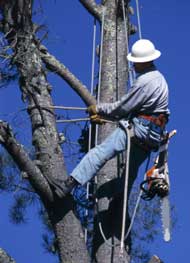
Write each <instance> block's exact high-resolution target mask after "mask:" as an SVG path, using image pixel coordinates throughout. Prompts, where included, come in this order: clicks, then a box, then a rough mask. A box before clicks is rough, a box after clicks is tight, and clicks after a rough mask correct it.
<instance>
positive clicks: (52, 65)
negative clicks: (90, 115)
mask: <svg viewBox="0 0 190 263" xmlns="http://www.w3.org/2000/svg"><path fill="white" fill-rule="evenodd" d="M39 49H40V51H41V58H42V60H43V62H44V63H45V64H46V67H47V68H48V69H49V70H51V71H53V72H55V73H56V74H58V75H59V76H60V77H61V78H63V79H64V80H65V81H66V82H67V83H68V84H69V85H70V86H71V87H72V88H73V90H74V91H76V93H77V94H78V95H79V96H80V97H81V99H82V100H83V101H84V103H85V104H86V105H87V106H89V105H91V104H95V103H96V100H95V99H94V97H93V96H92V95H91V94H90V92H89V91H88V89H87V87H86V86H85V85H84V84H83V83H82V82H81V81H80V80H78V79H77V78H76V77H75V76H74V75H73V74H72V73H71V72H70V71H69V69H68V68H66V67H65V66H64V65H63V64H62V63H61V62H59V61H58V60H57V59H56V58H55V57H54V56H53V55H51V54H50V53H48V51H47V49H46V48H45V47H44V46H43V45H40V46H39Z"/></svg>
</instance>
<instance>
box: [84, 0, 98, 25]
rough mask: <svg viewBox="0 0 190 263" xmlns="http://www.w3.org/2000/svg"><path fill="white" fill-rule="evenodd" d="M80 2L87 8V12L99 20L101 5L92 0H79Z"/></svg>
mask: <svg viewBox="0 0 190 263" xmlns="http://www.w3.org/2000/svg"><path fill="white" fill-rule="evenodd" d="M79 1H80V2H81V4H82V5H83V6H84V7H85V8H86V9H87V10H88V12H89V13H90V14H91V15H93V16H94V17H95V18H97V19H98V20H99V21H100V20H101V13H102V6H101V5H97V4H96V1H94V0H79Z"/></svg>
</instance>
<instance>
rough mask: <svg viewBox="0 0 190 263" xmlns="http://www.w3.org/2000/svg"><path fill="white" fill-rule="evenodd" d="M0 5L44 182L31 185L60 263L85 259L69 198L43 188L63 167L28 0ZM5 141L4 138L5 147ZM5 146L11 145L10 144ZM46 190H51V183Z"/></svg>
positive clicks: (62, 175)
mask: <svg viewBox="0 0 190 263" xmlns="http://www.w3.org/2000/svg"><path fill="white" fill-rule="evenodd" d="M1 4H3V3H1ZM0 8H2V10H3V15H4V16H3V23H2V24H3V31H4V33H5V34H6V37H7V40H8V42H9V44H10V45H12V46H13V51H14V53H15V54H14V57H13V62H14V64H15V65H16V66H17V69H18V72H19V75H20V88H21V92H22V97H23V100H24V101H25V102H26V103H27V105H28V114H29V116H30V119H31V126H32V142H33V145H34V147H35V158H36V160H35V163H36V165H37V166H38V167H39V169H40V171H41V173H42V175H43V176H42V177H41V178H39V180H43V181H44V184H38V185H36V181H33V187H34V188H35V190H36V192H37V193H38V194H39V196H40V197H41V199H42V202H43V203H44V206H45V207H46V209H47V211H48V214H49V218H50V220H51V223H52V225H53V226H54V229H55V233H56V236H57V241H58V248H59V256H60V262H69V263H72V262H73V263H76V262H78V263H80V262H81V263H84V262H89V256H88V253H87V249H86V245H85V242H84V235H83V231H82V228H81V225H80V223H79V221H78V220H77V219H76V217H75V215H74V214H73V206H74V204H73V200H72V198H71V197H69V198H68V199H65V200H58V198H56V196H55V195H54V193H53V192H52V191H49V192H48V191H46V190H47V188H46V187H47V186H48V187H49V185H48V182H49V181H50V180H51V179H54V178H55V179H64V178H66V170H65V166H64V160H63V154H62V150H61V147H60V145H59V137H58V133H57V129H56V120H55V114H54V112H53V110H50V108H49V107H50V106H52V105H53V102H52V99H51V88H50V85H49V83H48V82H47V79H46V73H45V70H44V67H43V63H42V61H41V55H40V52H39V50H38V45H37V41H36V39H35V36H34V28H33V24H32V20H31V12H32V1H30V0H17V1H15V0H14V1H11V0H10V1H6V2H4V5H3V6H2V5H1V6H0ZM6 142H7V141H6V140H5V147H6ZM7 146H8V145H7ZM15 146H16V145H15ZM9 147H11V145H10V143H9ZM12 154H14V151H12ZM14 159H15V160H16V158H14ZM36 176H38V174H36ZM37 181H38V180H37ZM49 190H52V189H51V186H50V187H49ZM42 193H43V194H42Z"/></svg>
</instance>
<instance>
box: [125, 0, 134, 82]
mask: <svg viewBox="0 0 190 263" xmlns="http://www.w3.org/2000/svg"><path fill="white" fill-rule="evenodd" d="M122 12H123V22H124V31H125V42H126V49H127V54H128V53H129V40H128V30H127V18H126V15H125V3H124V0H122ZM128 68H129V70H128V72H129V83H130V87H131V86H132V85H133V80H134V79H133V72H132V70H131V69H132V67H131V63H130V61H128Z"/></svg>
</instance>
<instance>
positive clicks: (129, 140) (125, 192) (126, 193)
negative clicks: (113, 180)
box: [120, 128, 131, 255]
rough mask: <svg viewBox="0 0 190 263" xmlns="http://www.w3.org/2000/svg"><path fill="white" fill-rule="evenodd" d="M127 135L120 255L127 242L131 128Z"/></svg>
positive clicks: (127, 130)
mask: <svg viewBox="0 0 190 263" xmlns="http://www.w3.org/2000/svg"><path fill="white" fill-rule="evenodd" d="M125 130H126V133H127V144H128V145H127V151H126V160H125V184H124V198H123V218H122V228H121V243H120V254H121V255H122V254H123V251H124V241H125V226H126V214H127V197H128V196H127V195H128V179H129V161H130V150H131V135H130V130H129V128H125Z"/></svg>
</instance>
